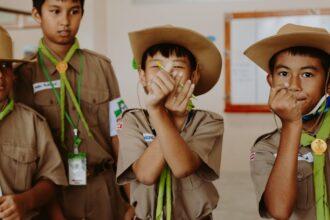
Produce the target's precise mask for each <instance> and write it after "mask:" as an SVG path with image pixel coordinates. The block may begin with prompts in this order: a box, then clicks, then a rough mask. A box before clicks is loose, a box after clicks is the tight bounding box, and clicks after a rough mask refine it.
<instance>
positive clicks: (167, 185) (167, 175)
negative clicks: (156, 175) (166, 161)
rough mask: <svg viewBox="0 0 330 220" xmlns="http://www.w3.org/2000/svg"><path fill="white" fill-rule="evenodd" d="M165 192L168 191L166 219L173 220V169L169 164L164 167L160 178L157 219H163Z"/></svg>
mask: <svg viewBox="0 0 330 220" xmlns="http://www.w3.org/2000/svg"><path fill="white" fill-rule="evenodd" d="M165 189H166V190H165ZM165 193H166V220H171V217H172V184H171V171H170V168H169V167H168V166H167V165H166V167H165V168H164V170H163V171H162V173H161V175H160V179H159V184H158V197H157V208H156V220H162V219H163V208H164V195H165Z"/></svg>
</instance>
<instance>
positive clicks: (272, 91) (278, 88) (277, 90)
mask: <svg viewBox="0 0 330 220" xmlns="http://www.w3.org/2000/svg"><path fill="white" fill-rule="evenodd" d="M288 88H289V84H287V83H284V84H280V85H277V86H275V87H272V88H271V89H270V93H269V100H270V101H271V100H273V99H274V97H275V96H276V95H277V94H278V93H280V92H282V93H284V92H285V91H287V90H288Z"/></svg>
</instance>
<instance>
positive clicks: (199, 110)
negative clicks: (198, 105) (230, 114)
mask: <svg viewBox="0 0 330 220" xmlns="http://www.w3.org/2000/svg"><path fill="white" fill-rule="evenodd" d="M193 111H195V112H203V113H205V114H208V115H210V116H211V117H212V118H214V119H218V120H223V117H222V116H221V115H220V114H219V113H215V112H212V111H208V110H202V109H194V110H193Z"/></svg>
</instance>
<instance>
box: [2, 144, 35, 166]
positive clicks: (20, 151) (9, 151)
mask: <svg viewBox="0 0 330 220" xmlns="http://www.w3.org/2000/svg"><path fill="white" fill-rule="evenodd" d="M0 149H1V152H2V153H3V154H4V155H6V156H7V157H9V158H11V159H13V160H15V161H18V162H20V163H31V162H34V161H36V160H37V153H36V151H35V150H34V149H32V148H26V147H21V146H18V145H16V144H9V143H6V144H3V145H1V147H0Z"/></svg>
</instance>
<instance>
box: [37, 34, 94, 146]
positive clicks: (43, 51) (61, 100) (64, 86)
mask: <svg viewBox="0 0 330 220" xmlns="http://www.w3.org/2000/svg"><path fill="white" fill-rule="evenodd" d="M78 49H79V43H78V40H77V39H75V42H74V44H73V45H72V46H71V48H70V49H69V51H68V53H67V54H66V55H65V57H64V60H63V61H58V60H57V59H56V57H55V56H54V55H52V54H51V52H50V51H49V50H48V48H47V47H46V46H45V45H44V43H43V40H41V41H40V44H39V49H38V55H39V56H38V57H39V61H40V64H41V67H42V70H43V73H44V75H45V76H46V78H47V80H48V81H49V83H50V85H51V87H52V90H53V92H54V94H55V97H56V100H57V102H58V104H59V105H60V108H61V143H62V146H65V144H64V140H65V118H66V119H67V120H68V121H69V123H70V124H71V125H72V126H73V127H74V145H75V146H76V147H79V145H80V144H81V139H80V138H79V137H78V131H77V126H75V125H74V124H73V122H72V119H71V117H70V116H69V115H68V113H67V112H66V111H65V95H66V94H65V93H66V90H67V91H68V93H69V96H70V98H71V101H72V103H73V105H74V107H75V109H76V111H77V113H78V117H79V119H81V121H82V123H83V126H84V127H85V129H86V131H87V133H88V136H89V137H93V135H92V133H91V131H90V129H89V126H88V124H87V121H86V119H85V117H84V114H83V113H82V111H81V108H80V100H79V102H78V100H77V98H76V96H75V94H74V92H73V90H72V87H71V85H70V82H69V80H68V79H67V76H66V71H67V69H68V62H69V61H70V60H71V58H72V57H73V55H74V54H75V52H76V51H77V50H78ZM42 55H44V56H46V57H47V58H48V59H49V60H50V61H51V63H52V64H53V65H54V66H55V67H56V70H57V71H58V72H59V74H60V80H61V88H60V95H59V94H58V92H57V91H56V89H55V86H54V84H53V82H52V80H51V78H50V76H49V73H48V70H47V68H46V66H45V63H44V60H43V56H42ZM81 74H82V73H80V75H81ZM77 93H78V97H79V98H80V85H78V92H77Z"/></svg>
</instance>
